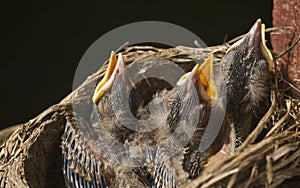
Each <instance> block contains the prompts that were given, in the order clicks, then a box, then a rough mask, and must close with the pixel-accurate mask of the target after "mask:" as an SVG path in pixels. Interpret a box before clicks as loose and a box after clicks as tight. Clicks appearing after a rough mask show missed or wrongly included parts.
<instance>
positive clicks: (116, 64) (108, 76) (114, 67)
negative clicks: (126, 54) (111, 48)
mask: <svg viewBox="0 0 300 188" xmlns="http://www.w3.org/2000/svg"><path fill="white" fill-rule="evenodd" d="M125 66H126V65H125V63H124V61H123V57H122V54H119V55H118V60H117V57H116V54H115V53H114V52H111V56H110V59H109V63H108V67H107V69H106V72H105V75H104V77H103V78H102V80H101V81H100V82H99V83H98V85H97V86H96V89H95V92H94V95H93V99H92V100H93V102H94V103H95V104H97V103H98V102H99V100H100V99H101V97H102V96H103V94H104V93H105V92H106V91H107V90H109V89H110V88H111V87H112V85H113V82H114V80H115V78H116V76H117V75H119V74H121V73H123V72H124V71H125Z"/></svg>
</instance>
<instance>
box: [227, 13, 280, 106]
mask: <svg viewBox="0 0 300 188" xmlns="http://www.w3.org/2000/svg"><path fill="white" fill-rule="evenodd" d="M273 64H274V63H273V57H272V55H271V52H270V50H269V49H268V48H267V46H266V41H265V25H264V24H263V23H262V21H261V20H260V19H258V20H257V21H256V22H255V24H254V25H253V26H252V28H251V29H250V31H249V32H248V33H247V34H246V35H245V36H244V37H243V38H242V39H241V40H239V41H237V42H236V43H234V44H233V45H232V46H231V47H230V48H229V49H228V50H227V52H226V54H225V56H224V57H223V58H222V60H221V69H222V72H223V75H224V81H225V89H226V100H227V105H226V107H227V108H236V109H237V108H240V107H241V105H244V106H243V107H244V108H245V110H246V111H249V110H250V109H252V108H253V106H259V105H260V103H261V102H262V100H264V97H266V96H267V93H268V92H269V81H268V79H269V75H270V71H271V70H272V68H273Z"/></svg>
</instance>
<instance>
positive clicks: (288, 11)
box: [271, 0, 300, 86]
mask: <svg viewBox="0 0 300 188" xmlns="http://www.w3.org/2000/svg"><path fill="white" fill-rule="evenodd" d="M273 26H274V27H282V26H288V27H293V28H292V29H291V30H288V31H283V32H280V33H279V32H278V33H272V35H271V42H272V46H273V49H274V51H275V52H276V53H281V52H283V51H285V50H287V49H288V47H289V46H290V45H291V44H293V43H294V42H295V41H297V40H298V38H299V36H300V0H288V1H287V0H274V8H273ZM279 63H280V65H281V66H280V68H281V69H283V68H284V69H286V70H287V71H288V74H289V75H290V77H291V79H292V80H294V81H298V83H297V85H298V86H300V82H299V80H300V43H298V44H297V45H296V46H295V47H294V48H293V49H292V50H291V51H290V52H289V53H287V54H286V55H284V56H283V58H280V59H279Z"/></svg>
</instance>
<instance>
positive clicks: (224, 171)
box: [0, 38, 300, 187]
mask: <svg viewBox="0 0 300 188" xmlns="http://www.w3.org/2000/svg"><path fill="white" fill-rule="evenodd" d="M237 39H238V38H237ZM232 42H234V40H233V41H231V43H232ZM228 47H229V46H228V45H227V44H224V45H219V46H212V47H208V48H189V47H183V46H178V47H176V48H169V49H161V48H156V47H153V46H132V47H128V48H126V49H125V50H124V51H123V57H124V60H125V62H126V63H131V62H133V61H134V60H136V59H138V58H144V57H149V56H155V57H161V58H165V59H167V60H170V61H173V62H174V63H176V64H177V65H179V66H180V67H181V68H182V69H183V70H184V71H190V70H191V69H192V68H193V66H194V64H195V61H194V60H203V59H205V58H206V57H207V56H208V55H209V54H210V53H214V63H216V64H218V63H219V62H220V60H221V58H222V57H223V55H224V54H225V52H226V50H227V49H228ZM275 57H276V56H275ZM105 68H106V66H104V67H103V69H101V70H99V71H98V72H97V73H95V74H93V75H91V76H90V77H89V78H88V79H87V80H86V81H85V82H84V83H83V84H82V85H81V86H80V87H79V88H78V89H77V90H76V91H74V92H72V93H71V94H70V95H69V96H67V97H66V98H65V99H63V100H62V101H61V102H60V103H58V104H56V105H54V106H52V107H50V108H49V109H47V110H46V111H44V112H43V113H42V114H40V115H39V116H37V117H36V118H34V119H33V120H30V121H28V122H27V123H24V124H22V125H20V126H18V128H17V129H16V130H15V132H14V133H12V135H11V136H10V137H9V138H8V139H7V140H6V142H4V143H3V144H2V146H1V147H0V187H16V186H17V187H28V186H29V187H48V186H52V187H64V185H63V179H62V177H63V175H62V170H61V165H62V161H61V149H60V147H59V145H60V137H61V136H62V134H63V130H64V126H65V123H66V121H67V119H68V118H69V117H70V114H71V113H72V109H71V106H72V102H73V100H72V97H73V95H74V94H78V93H81V95H80V96H79V98H80V100H85V101H91V100H90V94H88V93H87V91H89V90H90V88H91V87H93V86H94V85H93V83H94V82H95V81H99V80H100V79H101V77H102V76H103V72H104V70H105ZM285 75H286V74H285V73H284V72H280V71H276V72H275V73H274V75H273V77H272V80H271V82H272V85H273V87H272V94H271V96H270V97H271V101H272V104H271V107H270V108H269V110H268V112H267V113H266V114H265V115H264V117H263V118H262V119H261V120H260V122H259V123H258V125H257V126H256V128H255V129H254V130H253V132H251V134H250V135H249V136H248V137H247V139H246V140H245V142H244V143H243V144H242V145H241V146H240V147H239V148H238V150H237V151H236V152H235V153H234V154H233V155H231V156H229V157H228V158H227V159H225V160H224V161H222V162H220V163H219V164H216V165H215V166H213V167H212V168H211V169H210V170H209V171H206V172H205V173H203V174H202V175H201V176H199V177H198V178H196V179H194V180H192V181H190V182H189V183H188V184H185V185H183V187H216V186H219V185H222V186H226V187H261V186H266V187H278V186H287V187H295V186H297V184H296V183H297V182H299V179H300V150H299V146H300V130H299V129H300V98H299V96H300V91H299V89H298V88H296V87H294V85H293V84H292V82H291V81H290V80H289V79H288V78H287V77H286V76H285ZM77 97H78V96H77ZM41 148H42V149H41ZM297 180H298V181H297Z"/></svg>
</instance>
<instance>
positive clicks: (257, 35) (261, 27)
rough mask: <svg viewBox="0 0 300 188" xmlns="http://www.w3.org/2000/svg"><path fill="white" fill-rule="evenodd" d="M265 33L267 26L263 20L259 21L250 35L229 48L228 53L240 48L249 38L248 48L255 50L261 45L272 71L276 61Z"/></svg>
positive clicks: (252, 28)
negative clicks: (267, 43)
mask: <svg viewBox="0 0 300 188" xmlns="http://www.w3.org/2000/svg"><path fill="white" fill-rule="evenodd" d="M265 33H266V32H265V24H263V23H262V21H261V19H258V20H257V21H256V22H255V23H254V25H253V26H252V27H251V29H250V31H249V32H248V34H246V35H245V36H244V37H243V38H242V39H241V40H239V41H237V42H236V43H234V44H233V45H231V46H230V48H228V50H227V51H226V53H228V52H229V51H231V50H234V49H235V48H237V47H238V46H240V45H241V44H242V43H243V42H244V40H246V39H247V38H248V43H247V46H248V48H249V49H253V48H254V47H255V45H256V44H257V43H259V45H260V49H261V51H262V54H263V56H264V57H265V58H266V60H267V62H268V66H269V70H272V68H273V67H274V61H273V56H272V54H271V52H270V50H269V49H268V48H267V45H266V37H265Z"/></svg>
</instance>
